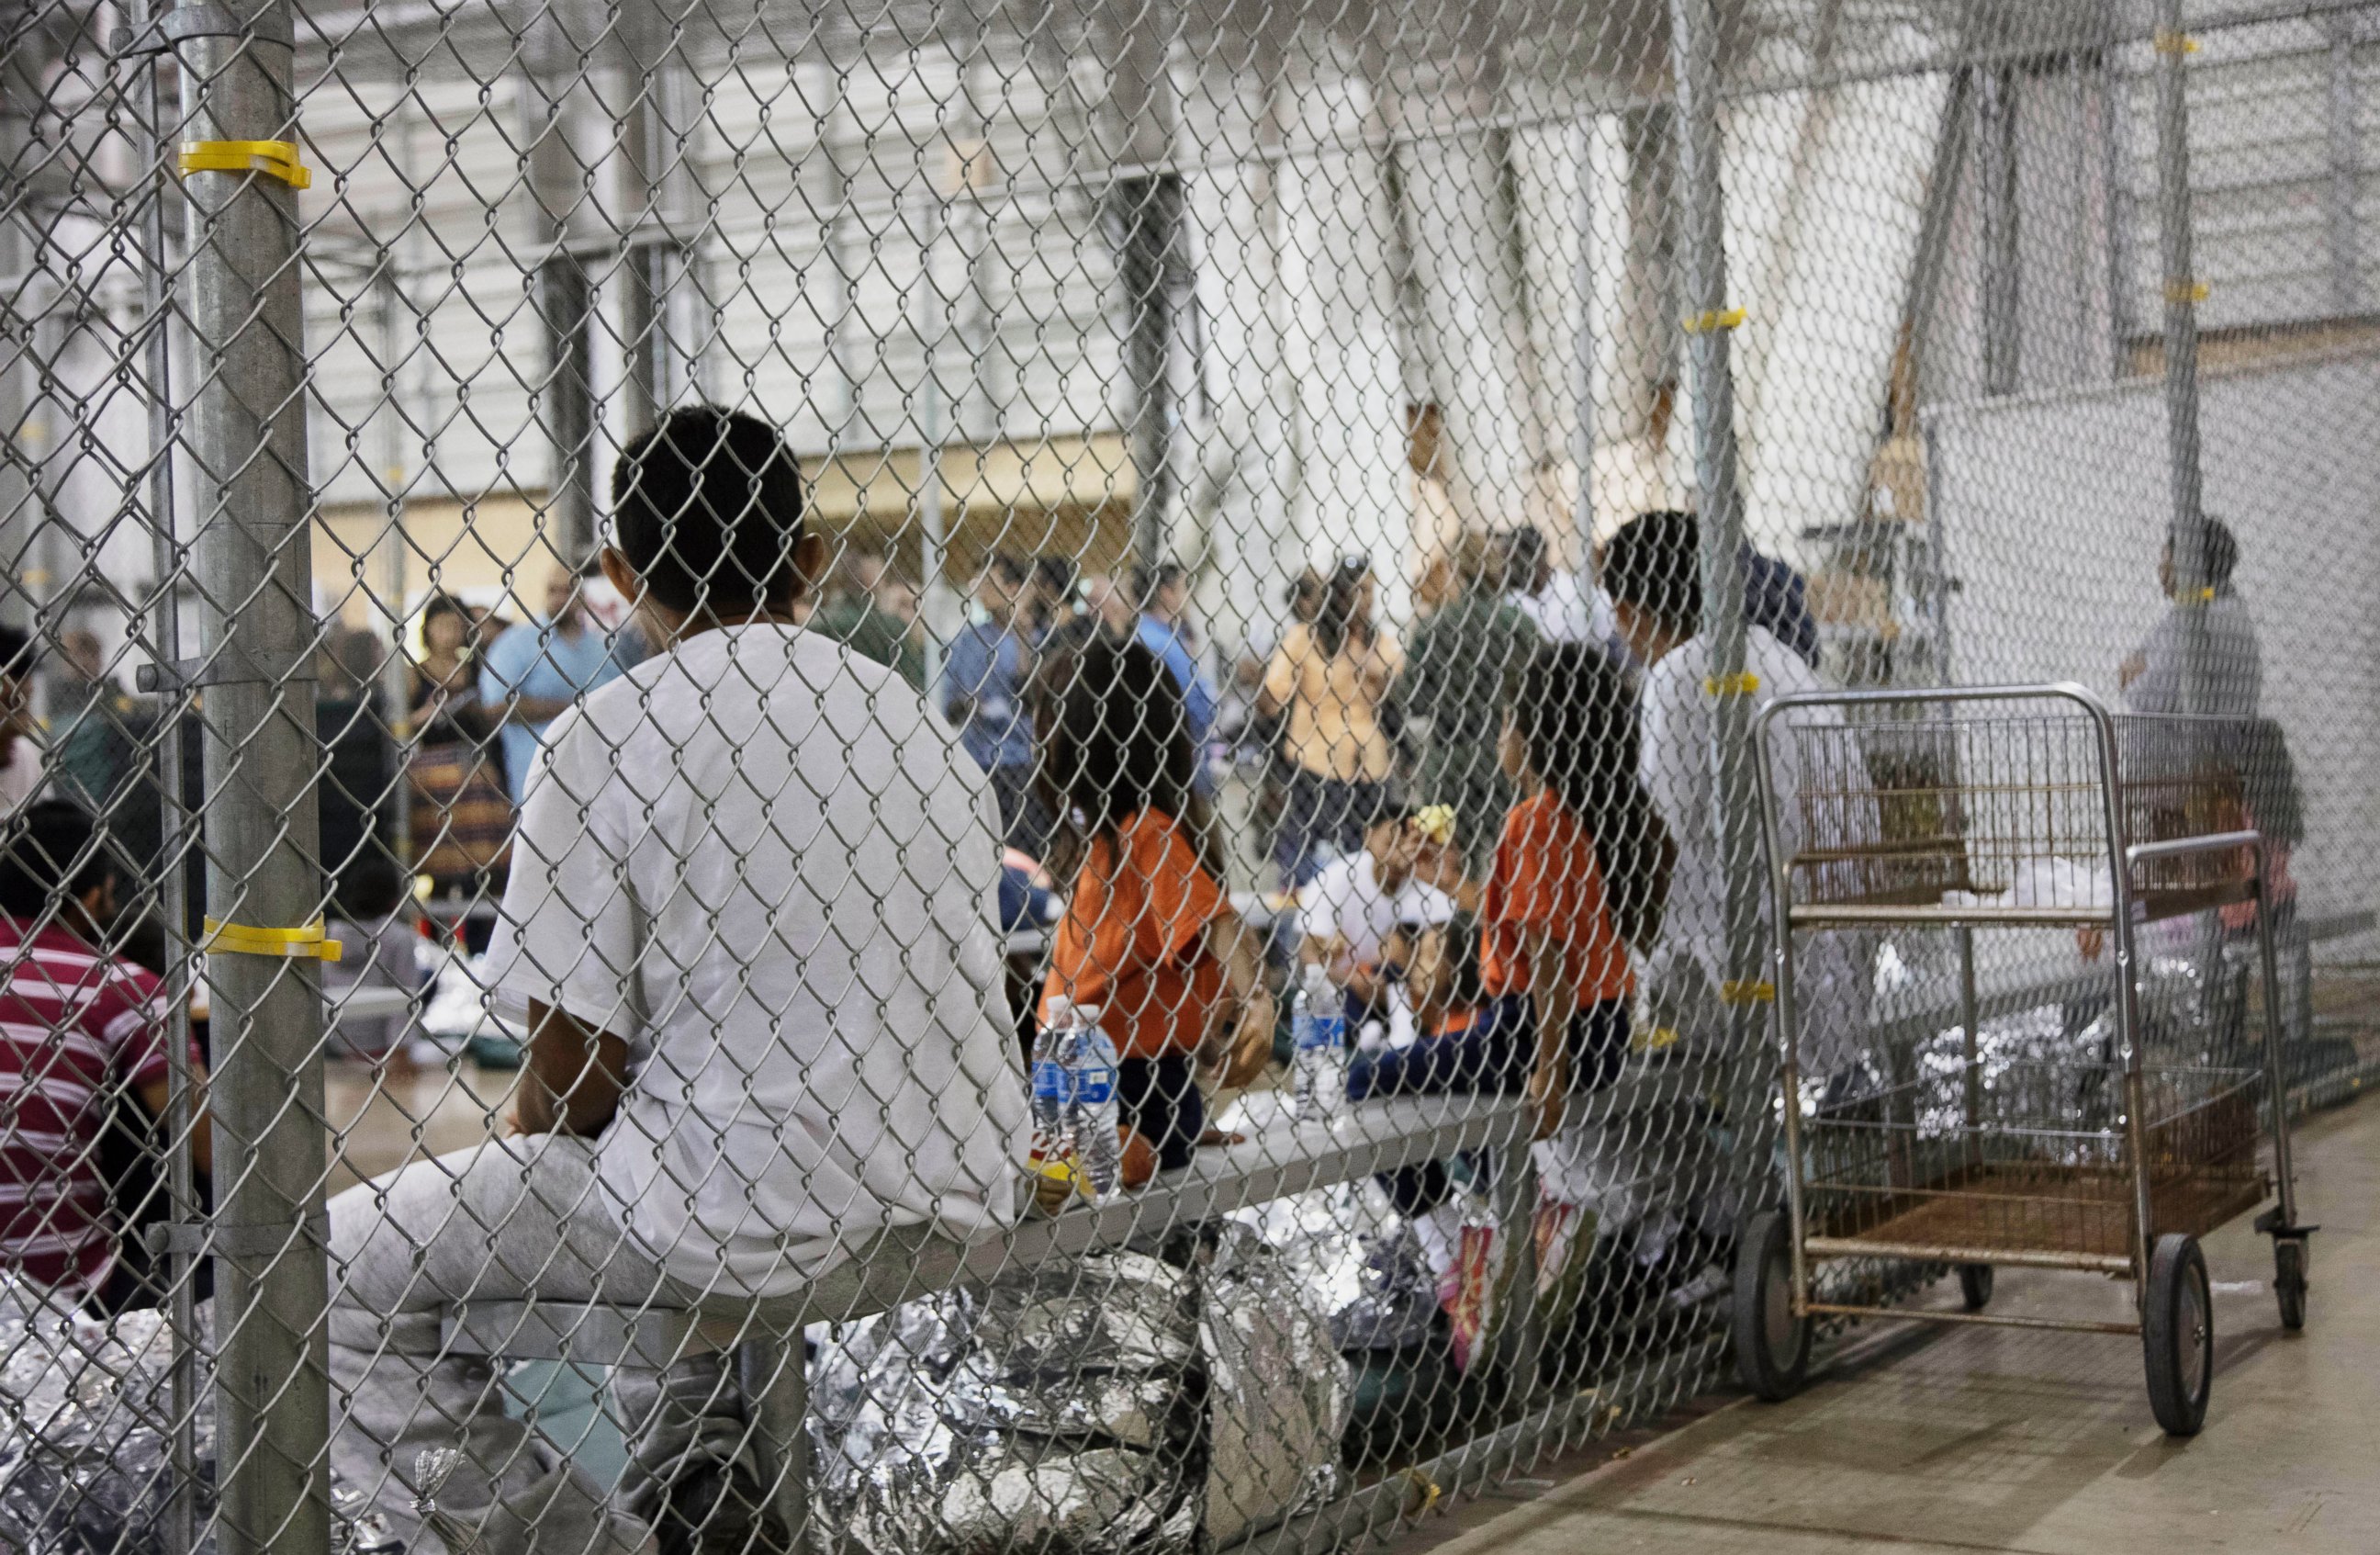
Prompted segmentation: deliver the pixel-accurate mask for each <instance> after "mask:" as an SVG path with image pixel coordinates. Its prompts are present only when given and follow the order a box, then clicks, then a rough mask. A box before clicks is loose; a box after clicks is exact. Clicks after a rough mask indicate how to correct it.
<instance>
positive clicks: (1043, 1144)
mask: <svg viewBox="0 0 2380 1555" xmlns="http://www.w3.org/2000/svg"><path fill="white" fill-rule="evenodd" d="M1074 1008H1075V1006H1074V1002H1073V1001H1071V1000H1068V999H1053V1000H1051V1001H1050V1019H1049V1021H1048V1023H1047V1024H1046V1025H1044V1026H1043V1027H1041V1029H1040V1030H1038V1031H1037V1032H1035V1033H1034V1034H1033V1064H1032V1069H1031V1072H1030V1076H1029V1078H1030V1083H1031V1087H1032V1100H1033V1171H1034V1172H1035V1173H1036V1174H1037V1175H1038V1176H1042V1177H1049V1178H1052V1179H1054V1180H1056V1181H1058V1182H1062V1183H1064V1184H1067V1186H1068V1187H1070V1188H1071V1187H1072V1186H1073V1185H1074V1181H1075V1163H1074V1154H1075V1139H1074V1100H1075V1082H1074V1076H1073V1075H1071V1074H1069V1073H1068V1071H1067V1067H1066V1055H1065V1052H1064V1051H1063V1050H1064V1047H1065V1043H1066V1041H1067V1038H1068V1034H1069V1033H1070V1032H1071V1031H1072V1029H1073V1027H1074Z"/></svg>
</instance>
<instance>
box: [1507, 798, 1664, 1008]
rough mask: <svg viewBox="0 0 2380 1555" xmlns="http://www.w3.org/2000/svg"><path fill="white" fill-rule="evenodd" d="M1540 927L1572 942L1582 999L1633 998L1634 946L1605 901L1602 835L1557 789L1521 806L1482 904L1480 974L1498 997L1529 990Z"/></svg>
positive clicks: (1512, 816) (1510, 821)
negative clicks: (1597, 840) (1598, 857)
mask: <svg viewBox="0 0 2380 1555" xmlns="http://www.w3.org/2000/svg"><path fill="white" fill-rule="evenodd" d="M1538 928H1543V929H1548V930H1550V931H1551V933H1552V935H1553V937H1554V939H1555V940H1557V941H1559V942H1561V943H1563V944H1565V945H1568V946H1569V947H1570V955H1571V965H1572V966H1573V968H1574V969H1575V970H1576V972H1577V976H1578V999H1579V1002H1580V1004H1581V1005H1586V1004H1594V1003H1601V1002H1604V1001H1606V1000H1609V999H1625V998H1627V997H1628V994H1629V990H1630V989H1631V987H1632V986H1633V985H1632V983H1631V981H1630V977H1629V971H1628V947H1627V946H1626V945H1625V944H1623V943H1622V942H1621V938H1620V931H1619V930H1618V929H1615V928H1613V927H1612V923H1611V915H1610V913H1609V912H1608V911H1607V910H1606V909H1605V907H1604V902H1603V875H1602V873H1601V871H1599V870H1598V869H1597V868H1596V866H1595V844H1594V842H1593V840H1592V839H1591V838H1589V837H1588V836H1587V834H1586V828H1585V827H1584V826H1582V825H1580V824H1579V820H1578V817H1576V816H1574V815H1573V814H1571V812H1570V811H1569V809H1567V808H1565V807H1564V806H1563V805H1562V802H1561V801H1560V799H1558V798H1557V797H1555V796H1554V795H1553V794H1552V793H1550V792H1548V793H1544V794H1540V795H1538V796H1536V798H1534V799H1524V800H1522V801H1521V802H1520V803H1519V804H1517V805H1514V806H1513V807H1512V811H1511V813H1509V814H1508V815H1506V816H1505V817H1504V834H1503V835H1502V836H1501V837H1499V838H1498V839H1497V841H1496V862H1495V867H1494V868H1493V869H1491V870H1490V871H1489V872H1488V891H1487V893H1486V895H1485V896H1484V897H1483V898H1482V899H1481V901H1480V904H1479V981H1480V984H1481V986H1482V987H1483V988H1485V989H1486V990H1487V991H1488V995H1489V996H1490V997H1491V998H1501V997H1504V996H1506V995H1509V994H1514V993H1526V992H1528V991H1529V931H1530V930H1532V929H1538Z"/></svg>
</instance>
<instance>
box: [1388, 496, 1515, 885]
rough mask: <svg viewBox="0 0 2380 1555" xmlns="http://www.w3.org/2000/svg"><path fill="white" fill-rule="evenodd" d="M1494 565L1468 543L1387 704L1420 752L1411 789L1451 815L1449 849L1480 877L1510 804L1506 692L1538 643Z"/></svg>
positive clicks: (1479, 546) (1488, 549)
mask: <svg viewBox="0 0 2380 1555" xmlns="http://www.w3.org/2000/svg"><path fill="white" fill-rule="evenodd" d="M1498 560H1499V559H1498V558H1497V556H1496V555H1495V553H1494V550H1493V548H1492V546H1491V544H1490V542H1489V541H1488V539H1487V537H1485V536H1482V535H1467V536H1465V537H1464V539H1463V544H1462V546H1461V547H1460V549H1459V550H1458V552H1457V553H1456V560H1455V569H1454V576H1455V584H1454V589H1453V592H1452V594H1451V596H1450V597H1449V599H1448V600H1447V601H1446V603H1445V604H1443V605H1441V606H1440V607H1439V611H1438V613H1437V614H1435V615H1433V616H1431V617H1430V618H1429V619H1428V620H1427V621H1425V622H1423V623H1422V624H1421V625H1420V626H1417V627H1415V629H1414V640H1413V652H1412V655H1411V657H1410V658H1409V659H1408V660H1407V661H1406V663H1405V671H1404V674H1402V675H1400V676H1398V677H1397V685H1396V690H1395V693H1394V695H1393V698H1392V702H1393V705H1394V706H1395V707H1396V709H1397V711H1398V713H1399V715H1400V717H1401V718H1402V720H1403V726H1404V731H1405V736H1406V738H1407V739H1408V740H1410V741H1413V742H1415V744H1417V745H1418V747H1419V752H1418V759H1416V761H1415V770H1414V787H1415V792H1416V793H1417V794H1418V796H1420V797H1421V799H1422V800H1423V801H1424V802H1425V803H1427V804H1435V805H1447V806H1451V808H1453V810H1454V816H1455V845H1456V846H1457V847H1458V848H1459V849H1461V851H1462V854H1463V861H1464V863H1465V865H1466V866H1467V867H1468V868H1469V869H1470V871H1471V873H1472V874H1473V875H1474V876H1476V877H1482V878H1484V877H1485V876H1486V874H1487V872H1488V862H1489V859H1490V858H1491V857H1492V856H1493V855H1494V852H1495V847H1496V838H1497V836H1498V835H1499V834H1500V832H1502V830H1503V826H1504V812H1505V811H1506V810H1507V809H1509V808H1512V784H1511V781H1510V780H1509V779H1508V778H1506V777H1505V775H1504V771H1503V768H1502V766H1501V764H1500V762H1499V760H1498V759H1497V741H1498V739H1499V737H1500V731H1501V729H1502V728H1503V725H1504V713H1505V711H1506V710H1507V709H1509V708H1510V707H1511V706H1512V687H1513V686H1515V685H1516V684H1517V683H1518V682H1519V680H1520V676H1521V672H1522V670H1523V669H1524V667H1526V665H1527V663H1528V662H1529V656H1530V655H1531V654H1533V653H1535V652H1536V649H1537V644H1538V641H1539V638H1538V634H1537V628H1536V626H1535V625H1534V624H1533V623H1532V622H1531V621H1530V619H1529V617H1527V616H1526V615H1524V614H1523V613H1521V612H1520V611H1519V610H1517V609H1515V608H1513V606H1512V602H1511V601H1510V600H1508V599H1506V598H1505V597H1504V596H1503V594H1502V592H1501V590H1500V589H1499V588H1498V587H1497V579H1496V577H1495V573H1496V571H1497V562H1498Z"/></svg>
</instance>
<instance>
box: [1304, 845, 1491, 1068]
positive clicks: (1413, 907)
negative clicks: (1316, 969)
mask: <svg viewBox="0 0 2380 1555" xmlns="http://www.w3.org/2000/svg"><path fill="white" fill-rule="evenodd" d="M1420 817H1421V808H1420V807H1418V806H1415V805H1413V804H1411V803H1409V802H1407V801H1404V800H1403V799H1391V800H1390V802H1389V803H1387V804H1385V805H1383V806H1382V807H1381V808H1380V811H1379V813H1378V815H1375V816H1374V817H1373V818H1372V819H1371V820H1370V821H1369V822H1368V823H1366V826H1365V828H1364V845H1363V846H1362V847H1360V848H1358V849H1356V850H1355V851H1354V853H1349V854H1342V855H1341V856H1339V857H1337V858H1334V859H1332V860H1331V861H1330V863H1328V864H1325V865H1324V866H1322V868H1321V869H1319V870H1318V871H1317V872H1316V873H1315V876H1314V878H1313V879H1312V880H1310V881H1306V882H1305V884H1304V885H1303V886H1300V887H1299V888H1298V892H1297V911H1298V921H1299V928H1300V929H1301V931H1302V934H1303V939H1302V942H1301V944H1300V947H1299V959H1300V960H1301V961H1302V962H1304V963H1305V964H1306V965H1309V966H1322V967H1324V968H1325V969H1326V970H1327V971H1328V972H1329V974H1330V980H1331V981H1332V982H1335V983H1337V984H1338V985H1339V986H1340V987H1341V988H1342V989H1344V990H1347V1001H1348V1011H1347V1015H1348V1025H1349V1026H1350V1027H1357V1026H1361V1025H1362V1024H1363V1022H1364V1021H1365V1020H1366V1018H1369V1017H1370V1016H1372V1015H1373V1014H1376V1013H1377V1011H1376V1006H1378V1004H1379V1003H1380V996H1381V991H1382V985H1381V957H1382V953H1383V950H1384V948H1385V947H1386V945H1387V943H1388V941H1389V938H1390V935H1392V934H1394V933H1395V932H1396V931H1397V929H1399V928H1400V927H1405V926H1411V927H1420V926H1425V925H1428V924H1436V923H1444V922H1446V921H1447V920H1448V919H1449V918H1451V917H1453V916H1454V910H1455V905H1454V899H1453V898H1452V897H1451V896H1449V895H1447V894H1446V893H1444V892H1442V891H1440V890H1439V889H1438V887H1436V886H1434V885H1431V884H1429V883H1428V882H1427V881H1423V880H1422V879H1420V878H1419V876H1418V875H1416V874H1415V865H1416V863H1418V862H1419V860H1420V858H1421V856H1422V853H1423V850H1424V849H1425V848H1426V847H1428V846H1430V845H1432V844H1431V841H1430V839H1429V837H1428V836H1427V835H1426V834H1425V832H1424V830H1423V828H1422V827H1421V826H1420V825H1419V824H1418V821H1419V820H1420ZM1438 845H1440V846H1442V845H1443V843H1442V841H1441V842H1440V843H1439V844H1438Z"/></svg>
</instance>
